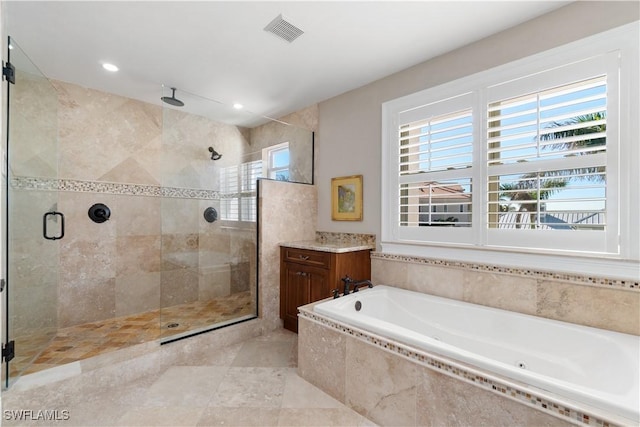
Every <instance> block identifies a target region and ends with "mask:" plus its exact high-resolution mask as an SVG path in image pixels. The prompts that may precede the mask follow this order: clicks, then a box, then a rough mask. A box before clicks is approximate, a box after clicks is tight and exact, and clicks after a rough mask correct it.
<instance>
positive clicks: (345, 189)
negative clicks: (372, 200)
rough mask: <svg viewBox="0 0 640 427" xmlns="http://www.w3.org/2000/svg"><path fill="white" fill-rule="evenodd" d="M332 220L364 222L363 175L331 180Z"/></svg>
mask: <svg viewBox="0 0 640 427" xmlns="http://www.w3.org/2000/svg"><path fill="white" fill-rule="evenodd" d="M331 219H332V220H333V221H362V175H352V176H342V177H337V178H331Z"/></svg>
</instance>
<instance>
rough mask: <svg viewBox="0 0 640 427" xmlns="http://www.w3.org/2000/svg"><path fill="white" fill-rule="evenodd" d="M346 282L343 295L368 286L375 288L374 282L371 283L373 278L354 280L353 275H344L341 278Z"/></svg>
mask: <svg viewBox="0 0 640 427" xmlns="http://www.w3.org/2000/svg"><path fill="white" fill-rule="evenodd" d="M340 280H342V281H343V282H344V290H343V292H342V293H343V295H349V293H350V292H358V289H360V288H362V287H364V286H367V287H369V288H373V283H371V280H359V281H355V280H353V279H352V278H351V277H349V276H348V275H347V276H344V277H343V278H342V279H340Z"/></svg>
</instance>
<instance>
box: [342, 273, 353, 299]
mask: <svg viewBox="0 0 640 427" xmlns="http://www.w3.org/2000/svg"><path fill="white" fill-rule="evenodd" d="M340 280H342V282H343V283H344V288H343V289H342V295H349V285H350V284H352V283H353V279H352V278H351V277H349V275H345V276H344V277H343V278H341V279H340Z"/></svg>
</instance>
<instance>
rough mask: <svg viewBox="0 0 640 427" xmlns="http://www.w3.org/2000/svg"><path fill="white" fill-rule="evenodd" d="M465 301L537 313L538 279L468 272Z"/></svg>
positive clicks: (465, 282)
mask: <svg viewBox="0 0 640 427" xmlns="http://www.w3.org/2000/svg"><path fill="white" fill-rule="evenodd" d="M464 284H465V289H464V300H465V301H467V302H471V303H474V304H480V305H486V306H489V307H495V308H501V309H504V310H511V311H516V312H519V313H525V314H535V313H536V289H537V281H536V279H532V278H527V277H514V276H511V275H506V274H493V273H485V272H480V271H473V270H471V271H466V272H465V274H464Z"/></svg>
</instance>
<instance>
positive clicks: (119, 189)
mask: <svg viewBox="0 0 640 427" xmlns="http://www.w3.org/2000/svg"><path fill="white" fill-rule="evenodd" d="M11 187H12V188H15V189H19V190H37V191H72V192H73V191H75V192H81V193H104V194H118V195H124V196H149V197H172V198H182V199H206V200H218V199H227V198H237V197H250V196H255V192H243V193H225V194H220V192H218V191H214V190H204V189H197V188H179V187H161V186H159V185H142V184H123V183H116V182H99V181H81V180H75V179H50V178H30V177H15V178H13V179H11Z"/></svg>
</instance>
